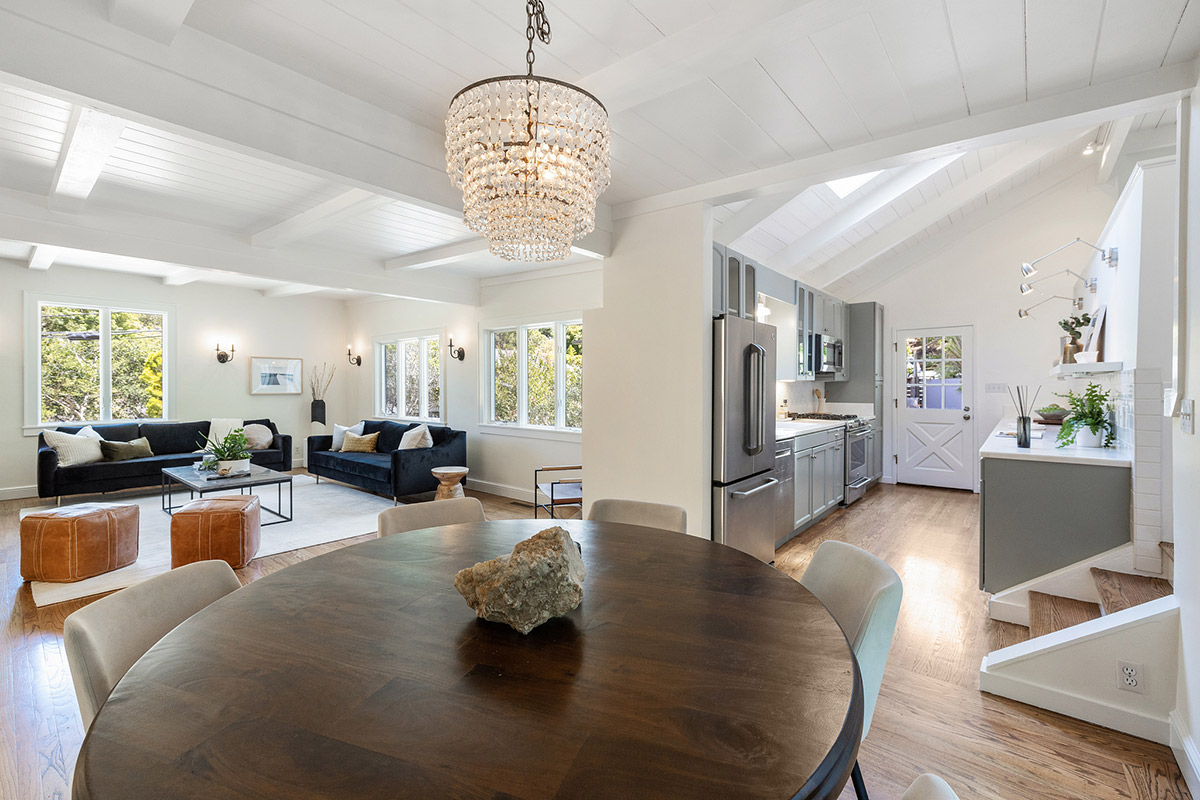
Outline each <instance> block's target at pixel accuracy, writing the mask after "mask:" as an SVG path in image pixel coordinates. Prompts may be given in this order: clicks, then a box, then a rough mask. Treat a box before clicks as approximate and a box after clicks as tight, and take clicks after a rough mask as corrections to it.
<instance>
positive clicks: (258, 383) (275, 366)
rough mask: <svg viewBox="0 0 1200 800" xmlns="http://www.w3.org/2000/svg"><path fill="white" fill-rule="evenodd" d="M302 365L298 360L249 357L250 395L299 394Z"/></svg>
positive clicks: (301, 388)
mask: <svg viewBox="0 0 1200 800" xmlns="http://www.w3.org/2000/svg"><path fill="white" fill-rule="evenodd" d="M303 370H304V363H303V361H302V359H299V358H262V357H260V356H251V357H250V394H300V392H301V391H302V390H303V388H304V376H303V374H302V373H303Z"/></svg>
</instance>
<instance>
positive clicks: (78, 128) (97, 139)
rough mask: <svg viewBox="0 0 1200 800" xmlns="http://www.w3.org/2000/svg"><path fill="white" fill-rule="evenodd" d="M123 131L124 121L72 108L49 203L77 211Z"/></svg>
mask: <svg viewBox="0 0 1200 800" xmlns="http://www.w3.org/2000/svg"><path fill="white" fill-rule="evenodd" d="M124 131H125V120H123V119H120V118H118V117H114V116H112V115H111V114H105V113H104V112H103V111H97V110H96V109H94V108H87V107H86V106H80V105H75V106H72V107H71V118H70V120H68V122H67V134H66V136H65V137H64V138H63V145H62V150H60V151H59V154H58V164H57V166H56V167H55V169H54V181H53V183H52V184H51V188H50V202H51V203H53V204H54V205H55V206H56V207H59V208H62V207H74V208H78V206H79V205H81V204H82V203H83V201H84V200H87V198H88V195H90V194H91V193H92V189H94V188H95V186H96V181H98V180H100V175H101V173H103V172H104V166H105V165H106V164H107V163H108V159H109V157H110V156H111V155H112V152H113V149H115V148H116V146H117V141H118V140H119V139H120V138H121V134H122V133H123V132H124Z"/></svg>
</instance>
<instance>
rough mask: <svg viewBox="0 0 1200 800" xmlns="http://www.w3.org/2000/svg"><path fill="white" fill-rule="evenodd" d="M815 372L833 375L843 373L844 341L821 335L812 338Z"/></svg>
mask: <svg viewBox="0 0 1200 800" xmlns="http://www.w3.org/2000/svg"><path fill="white" fill-rule="evenodd" d="M812 342H813V346H812V354H813V361H814V362H815V363H814V364H813V372H816V373H818V374H821V373H826V374H828V373H833V372H841V371H842V340H841V339H835V338H833V337H832V336H826V335H824V334H820V333H814V334H813V337H812Z"/></svg>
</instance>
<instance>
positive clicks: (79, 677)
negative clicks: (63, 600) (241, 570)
mask: <svg viewBox="0 0 1200 800" xmlns="http://www.w3.org/2000/svg"><path fill="white" fill-rule="evenodd" d="M241 586H242V584H241V581H239V580H238V577H237V575H235V574H234V573H233V569H232V568H231V567H230V566H229V565H228V564H226V563H225V562H224V561H197V562H196V563H194V564H188V565H186V566H183V567H179V568H177V569H173V570H171V571H170V572H165V573H163V574H162V575H156V576H154V577H153V578H150V579H149V580H145V581H142V582H141V583H138V584H135V585H133V586H130V587H128V588H125V589H122V590H121V591H119V592H117V593H116V594H111V595H109V596H108V597H102V598H100V599H99V600H97V601H95V602H94V603H91V604H89V605H86V606H84V607H83V608H81V609H79V610H78V611H76V612H75V613H74V614H71V615H70V616H69V617H67V619H66V621H65V622H64V623H63V643H64V644H65V645H66V650H67V664H68V665H69V666H70V668H71V681H72V682H73V683H74V684H75V697H76V699H77V700H78V702H79V715H80V716H81V717H82V718H83V727H84V729H85V730H86V729H87V728H88V727H89V726H90V725H91V724H92V720H93V719H94V718H95V716H96V712H97V711H99V710H100V706H102V705H104V701H105V700H107V699H108V695H109V693H110V692H112V690H113V687H114V686H116V685H117V681H119V680H121V678H122V677H124V675H125V673H126V672H128V671H129V668H130V667H132V666H133V664H134V662H135V661H137V660H138V659H139V658H141V657H142V656H143V655H145V653H146V651H147V650H149V649H150V648H151V647H153V646H154V644H155V643H156V642H157V641H158V640H159V639H161V638H162V637H163V636H166V635H167V634H168V633H170V632H171V630H172V629H173V628H175V627H176V626H177V625H179V623H181V622H183V621H184V620H185V619H187V618H188V617H190V616H192V615H193V614H195V613H196V612H197V611H200V610H201V609H202V608H204V607H205V606H207V605H209V604H211V603H213V602H215V601H217V600H219V599H221V598H222V597H224V596H225V595H227V594H229V593H230V592H232V591H234V590H235V589H239V588H241Z"/></svg>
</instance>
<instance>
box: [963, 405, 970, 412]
mask: <svg viewBox="0 0 1200 800" xmlns="http://www.w3.org/2000/svg"><path fill="white" fill-rule="evenodd" d="M970 410H971V407H970V406H963V411H970Z"/></svg>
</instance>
